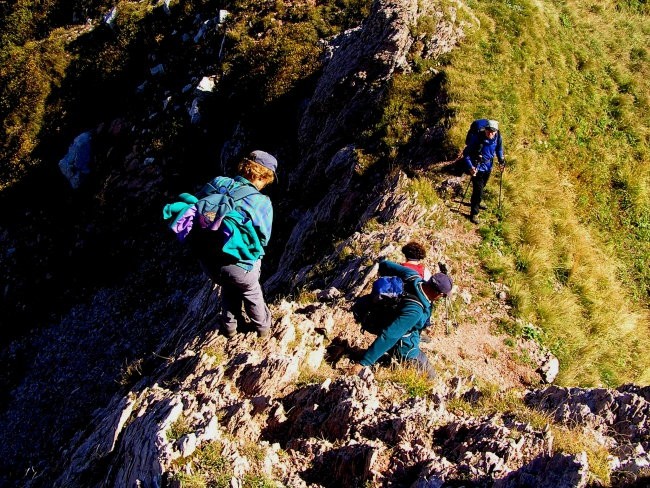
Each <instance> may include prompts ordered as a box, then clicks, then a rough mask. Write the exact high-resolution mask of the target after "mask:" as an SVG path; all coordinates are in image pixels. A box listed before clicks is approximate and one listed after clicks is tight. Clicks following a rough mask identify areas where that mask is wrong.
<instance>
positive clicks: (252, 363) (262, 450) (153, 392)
mask: <svg viewBox="0 0 650 488" xmlns="http://www.w3.org/2000/svg"><path fill="white" fill-rule="evenodd" d="M386 200H388V199H385V200H384V203H385V204H386V206H385V207H382V206H380V208H381V209H382V210H383V212H385V213H384V215H392V218H390V219H388V220H387V221H386V223H385V224H384V226H383V227H382V229H380V230H375V231H372V232H368V233H359V234H357V235H355V236H354V239H353V241H354V242H356V243H357V244H358V245H360V246H362V247H364V248H366V247H365V246H369V245H370V243H371V242H375V241H376V233H377V232H383V233H385V234H386V235H388V236H390V238H391V239H394V238H396V236H397V235H400V233H401V237H402V238H405V239H408V238H409V237H410V235H409V233H408V231H406V230H405V229H408V228H410V229H414V227H412V226H411V227H409V226H404V225H403V224H404V223H405V222H408V216H409V215H411V216H413V215H421V214H422V213H427V211H426V210H425V209H423V208H422V207H420V206H419V205H417V204H416V203H414V201H413V200H412V199H409V198H402V199H397V201H395V199H390V201H391V203H392V204H391V203H388V202H386ZM438 211H443V212H446V211H448V210H447V209H439V210H438ZM381 214H382V212H381V211H380V212H379V213H378V214H377V215H381ZM405 232H406V233H405ZM348 244H349V243H348ZM343 248H345V246H342V247H341V249H343ZM394 252H395V250H394V249H392V248H391V246H387V247H385V248H382V249H380V250H379V251H378V253H377V255H376V256H373V257H374V258H378V257H379V256H380V255H388V256H389V257H390V256H391V253H394ZM442 254H443V255H444V250H443V251H442ZM350 262H354V259H352V260H350ZM341 267H342V268H344V269H345V272H339V273H335V274H336V275H337V276H338V278H336V279H335V280H334V281H335V282H337V283H338V284H340V286H341V288H340V289H339V288H334V287H331V288H329V289H328V290H327V291H326V292H320V293H318V295H320V296H321V298H322V300H324V301H313V302H301V303H298V302H295V301H287V300H285V301H282V302H281V303H278V304H276V305H274V306H273V308H272V311H273V315H274V325H273V334H272V336H271V337H270V338H268V339H258V338H257V336H256V335H255V334H254V333H248V334H244V333H240V334H238V335H237V336H236V337H235V338H234V339H230V340H228V339H226V338H225V337H223V336H221V335H218V334H217V332H216V331H215V330H214V329H213V328H212V326H211V325H210V321H209V320H206V317H209V316H211V314H212V311H213V309H214V307H215V304H216V303H217V302H218V298H217V296H218V293H217V290H215V289H213V288H212V286H211V285H210V284H209V283H206V284H205V285H204V287H203V288H202V289H201V290H200V292H199V293H198V294H197V296H196V297H195V299H194V300H193V301H192V304H191V306H190V310H189V311H188V313H187V315H186V317H185V318H184V319H183V321H182V323H181V324H179V327H178V328H177V329H176V332H175V333H174V334H173V335H172V336H171V337H170V338H169V339H168V340H167V342H166V344H165V345H164V346H163V348H162V350H161V353H160V356H163V355H164V356H165V357H167V359H166V360H165V361H163V362H162V363H161V364H160V365H159V366H158V367H157V369H156V370H155V371H154V372H153V373H152V374H151V375H148V376H147V377H145V378H142V379H141V380H140V381H139V382H138V383H137V384H136V385H134V386H133V387H132V388H131V389H130V390H129V391H128V392H127V393H125V394H118V395H116V396H115V397H114V398H113V399H112V400H111V402H110V403H109V404H108V405H107V406H106V407H105V408H103V409H101V410H99V411H98V412H97V413H96V414H95V418H94V419H93V421H92V422H91V423H90V425H91V426H92V428H89V429H88V431H86V432H83V433H80V434H79V435H78V436H77V438H76V440H75V441H74V443H73V444H72V446H71V448H70V449H69V450H68V453H67V455H66V456H65V458H64V463H63V466H66V469H65V471H64V474H63V475H62V476H61V477H60V478H59V479H58V480H57V482H56V483H55V486H61V487H63V486H116V487H117V486H181V485H180V484H179V483H180V482H179V480H181V479H184V478H183V476H190V475H191V474H194V473H195V472H196V470H200V469H201V468H200V466H201V461H200V458H201V456H202V453H203V452H204V451H205V450H206V449H208V448H209V446H218V449H219V453H220V456H221V457H222V458H223V459H224V462H226V463H227V464H228V466H229V471H228V475H229V476H230V481H229V483H230V486H244V485H242V483H245V480H246V479H247V476H251V473H254V474H255V475H256V476H263V477H265V478H266V479H269V480H275V482H279V483H280V484H281V485H282V486H291V487H300V486H303V487H328V486H332V487H333V486H368V483H369V484H370V486H409V487H432V486H451V485H452V484H453V483H459V482H464V483H470V484H471V486H499V487H515V486H540V487H551V486H552V487H565V486H566V487H584V486H591V485H593V483H594V479H593V475H592V474H590V470H589V468H590V465H589V460H588V457H587V454H586V452H578V453H575V454H568V453H562V452H559V451H557V450H556V449H555V448H554V447H555V446H554V434H553V432H554V431H553V430H552V429H551V428H550V425H551V424H554V425H555V426H556V427H557V426H566V427H567V428H568V427H572V428H576V425H580V426H581V430H583V431H584V434H585V435H588V436H590V437H593V438H594V439H595V440H596V441H597V442H598V443H600V445H602V446H603V447H606V448H608V449H609V450H610V452H611V453H612V457H611V458H610V460H609V463H610V467H611V468H612V470H613V472H614V475H615V477H618V478H616V479H632V478H634V476H635V473H639V472H641V471H642V470H643V469H645V468H646V467H647V466H648V454H647V451H648V448H649V447H650V446H648V432H649V427H650V426H649V425H648V409H649V408H650V404H649V403H648V397H649V396H650V392H649V391H648V388H647V387H646V388H639V387H635V386H626V387H621V388H619V389H618V390H607V389H583V388H560V387H556V386H550V387H546V388H544V387H539V388H535V389H529V390H523V389H520V391H521V393H520V395H519V397H520V398H521V400H522V401H523V402H525V404H527V405H528V406H529V407H531V408H533V409H537V410H539V411H541V412H545V411H548V412H549V417H548V419H547V425H546V426H542V427H540V426H535V425H533V424H531V423H530V422H527V421H524V420H522V419H521V418H520V416H518V415H517V414H516V413H513V412H509V411H507V410H506V411H503V412H493V413H488V414H479V415H477V414H476V413H473V412H472V409H471V408H470V409H462V408H458V406H457V405H458V402H459V401H461V402H464V403H466V404H468V405H473V404H479V403H480V400H481V397H482V396H483V393H481V390H480V389H478V388H476V383H475V378H473V377H472V376H471V375H463V374H461V375H458V374H454V373H452V372H450V371H448V370H445V369H444V363H442V362H440V361H436V362H435V363H434V364H435V365H436V367H438V368H440V372H441V375H440V378H439V379H438V380H436V381H434V382H433V383H432V384H431V385H429V387H428V388H427V390H426V393H425V394H424V395H413V394H409V393H408V388H407V387H406V386H405V385H404V384H403V383H400V382H399V381H395V380H394V379H393V380H391V379H388V380H387V379H386V377H385V376H382V370H390V369H391V368H390V366H389V367H386V366H385V365H384V366H379V367H376V368H373V369H370V368H366V369H364V370H363V371H362V372H361V373H360V374H359V376H348V375H346V374H345V367H346V366H347V364H349V361H350V358H351V357H354V354H355V351H359V350H361V349H362V348H363V347H365V346H367V344H368V342H369V340H370V338H369V337H364V335H363V334H361V333H360V332H359V330H358V325H356V324H355V322H354V319H353V317H352V315H351V312H350V311H349V308H350V304H351V303H352V298H353V297H354V296H356V295H357V294H360V293H363V291H364V289H365V290H366V291H367V288H368V283H369V281H370V280H371V279H372V277H373V276H374V274H373V270H374V266H372V265H371V264H368V265H365V266H364V265H363V264H360V263H356V265H351V264H350V263H347V264H346V263H341ZM346 291H348V295H347V297H348V298H349V299H346V298H345V296H346V293H345V292H346ZM463 291H465V290H463V289H462V285H461V288H459V289H456V298H455V299H456V300H462V298H460V297H461V295H462V292H463ZM494 299H495V300H496V299H497V298H496V297H495V298H494ZM393 368H397V370H400V369H402V367H401V366H399V365H398V366H393ZM384 374H385V373H384ZM540 381H541V377H540ZM179 425H182V426H183V428H182V429H181V431H180V432H179V431H178V430H179V427H178V426H179ZM252 446H255V447H254V452H253V453H252V452H251V450H252V449H253V447H252ZM626 477H629V478H626ZM601 481H602V480H601Z"/></svg>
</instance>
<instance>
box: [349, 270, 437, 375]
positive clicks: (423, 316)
mask: <svg viewBox="0 0 650 488" xmlns="http://www.w3.org/2000/svg"><path fill="white" fill-rule="evenodd" d="M379 274H380V275H381V276H399V277H400V278H402V279H403V280H406V279H407V278H409V277H412V276H417V277H418V278H417V279H416V280H414V281H408V282H405V285H404V286H405V289H406V292H407V293H408V294H410V295H413V296H415V297H417V300H412V299H407V300H404V302H403V303H402V306H401V309H400V312H399V315H398V317H397V318H396V319H395V320H394V321H393V322H392V323H391V324H390V325H389V326H388V327H387V328H386V329H385V330H384V331H383V332H382V333H381V335H379V336H377V339H375V342H373V343H372V344H371V346H370V347H369V348H368V350H367V351H366V353H365V354H364V356H363V359H362V360H361V361H360V363H361V364H362V365H363V366H372V365H373V364H375V363H376V362H377V360H378V359H379V358H380V357H381V356H383V355H384V354H385V353H386V352H388V351H390V350H392V352H394V353H396V354H397V355H398V356H401V357H403V358H407V359H412V358H415V357H416V356H417V355H418V353H419V352H420V331H421V330H422V329H424V328H425V327H426V326H427V325H428V323H429V318H430V317H431V311H432V304H431V301H430V300H429V299H428V298H427V296H426V295H425V294H424V291H422V283H424V281H423V280H422V279H421V278H420V275H419V274H418V272H417V271H414V270H412V269H410V268H407V267H405V266H402V265H400V264H397V263H394V262H392V261H382V262H381V263H379Z"/></svg>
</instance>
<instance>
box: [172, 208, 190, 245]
mask: <svg viewBox="0 0 650 488" xmlns="http://www.w3.org/2000/svg"><path fill="white" fill-rule="evenodd" d="M195 214H196V207H195V206H194V205H192V206H190V207H188V208H187V210H185V212H183V215H181V216H180V217H179V218H178V219H177V220H176V221H175V222H174V225H173V227H172V230H173V231H174V232H175V233H176V237H178V240H179V241H181V242H182V241H184V240H185V238H186V237H187V235H188V234H189V233H190V231H191V230H192V224H193V223H194V215H195Z"/></svg>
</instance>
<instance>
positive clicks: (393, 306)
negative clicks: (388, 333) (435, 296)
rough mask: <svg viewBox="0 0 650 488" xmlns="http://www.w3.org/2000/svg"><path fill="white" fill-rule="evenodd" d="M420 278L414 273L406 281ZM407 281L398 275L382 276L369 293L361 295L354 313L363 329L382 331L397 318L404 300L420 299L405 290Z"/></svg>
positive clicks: (377, 332)
mask: <svg viewBox="0 0 650 488" xmlns="http://www.w3.org/2000/svg"><path fill="white" fill-rule="evenodd" d="M418 278H420V277H419V276H418V275H413V276H412V277H409V278H407V280H406V281H415V280H416V279H418ZM404 285H405V282H404V280H402V279H401V278H400V277H398V276H380V277H379V278H377V279H376V280H375V281H374V283H373V285H372V291H371V292H370V294H369V295H365V296H363V297H361V298H360V299H359V300H358V302H357V303H356V304H355V306H354V307H353V313H354V315H355V318H356V319H357V321H358V322H359V323H360V324H361V330H362V331H364V332H369V333H370V334H373V335H381V333H382V332H383V331H384V330H385V329H386V328H387V327H388V326H389V325H390V324H391V323H392V322H393V321H394V320H395V319H396V318H397V316H398V315H399V312H400V309H401V306H402V304H403V302H404V300H412V301H415V302H416V303H420V301H419V300H418V299H417V298H416V297H414V296H412V295H409V294H408V293H407V292H406V290H405V286H404Z"/></svg>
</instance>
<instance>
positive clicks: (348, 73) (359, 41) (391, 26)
mask: <svg viewBox="0 0 650 488" xmlns="http://www.w3.org/2000/svg"><path fill="white" fill-rule="evenodd" d="M454 12H455V11H454V10H453V9H451V10H450V11H449V12H447V14H450V15H451V18H450V19H449V20H448V19H447V18H446V17H445V15H444V14H443V12H441V11H438V10H436V9H435V6H434V4H432V3H427V2H424V3H423V2H417V1H415V0H399V1H395V0H378V1H376V2H374V3H373V6H372V10H371V12H370V14H369V15H368V17H367V19H366V20H365V22H364V23H363V24H362V25H361V26H360V27H358V28H356V29H352V30H350V31H347V32H345V33H343V34H341V36H339V37H338V38H337V39H335V40H333V41H332V42H331V44H330V45H329V48H330V54H329V59H328V60H327V62H326V65H325V68H324V70H323V74H322V76H321V77H320V79H319V82H318V84H317V86H316V89H315V91H314V94H313V96H312V98H311V99H310V101H309V103H308V105H307V108H306V109H305V112H304V114H303V116H302V119H301V122H300V130H299V136H298V137H299V144H298V145H299V147H301V148H302V149H301V153H302V154H301V157H300V164H299V165H298V166H297V167H296V168H295V169H294V170H293V171H292V173H291V181H290V186H291V187H294V188H300V191H301V192H302V194H303V195H305V202H308V203H310V204H311V205H310V208H309V209H308V210H306V211H305V212H304V213H303V214H302V216H301V217H300V219H299V221H298V222H297V223H296V225H295V226H294V228H293V231H292V233H291V235H290V237H289V239H288V242H287V243H286V246H285V250H284V252H283V254H282V257H281V260H280V263H279V265H278V267H277V272H276V273H275V274H274V275H273V276H272V277H271V278H270V279H268V280H267V281H266V283H265V284H264V286H265V288H266V289H267V290H269V291H276V290H278V289H279V288H280V287H281V286H282V285H286V284H288V283H291V285H292V286H295V285H296V284H297V283H296V280H295V279H293V277H294V276H295V275H296V271H298V270H297V269H296V264H298V265H299V266H301V267H302V266H303V265H304V263H300V262H299V261H300V258H301V256H302V251H303V250H304V248H305V247H306V246H309V244H310V242H311V241H312V239H317V238H318V235H317V233H318V229H319V228H322V227H323V226H328V225H329V226H332V225H334V226H340V225H341V224H342V223H343V222H350V221H355V222H361V223H363V220H362V219H360V217H361V214H363V213H364V211H365V212H366V213H367V211H366V210H365V208H366V206H367V205H368V203H369V202H367V199H368V196H367V195H368V193H370V195H378V194H381V192H379V191H375V192H373V191H370V192H369V189H368V188H364V189H362V191H359V190H357V189H356V188H355V176H356V175H357V172H358V168H359V166H360V161H359V154H358V150H359V148H358V147H356V146H355V140H357V139H358V137H359V135H360V134H361V132H363V131H364V130H366V129H367V128H369V127H370V126H371V125H372V124H373V123H375V121H376V120H377V118H378V117H379V116H380V115H381V114H380V113H379V112H378V107H380V106H381V100H382V98H383V97H384V96H385V91H386V89H387V88H388V86H389V81H390V79H391V78H392V76H393V75H394V73H395V72H397V71H408V70H409V59H408V58H409V54H410V51H411V49H412V47H413V44H414V42H415V41H416V40H420V41H421V43H422V46H421V47H420V51H421V53H420V54H422V55H424V56H431V57H433V56H437V55H440V54H442V53H444V52H448V51H449V50H451V49H452V48H453V47H454V46H455V45H456V43H457V42H458V40H459V39H460V38H461V37H462V30H461V29H460V28H459V27H458V26H457V25H456V24H455V23H454ZM425 16H429V17H431V18H433V19H435V22H436V26H437V27H436V29H435V32H430V33H427V34H422V35H417V34H414V26H415V25H416V24H417V23H418V20H419V19H421V18H422V17H425ZM371 200H372V197H371ZM305 202H303V204H304V203H305ZM371 206H372V203H371ZM299 276H300V274H299Z"/></svg>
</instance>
